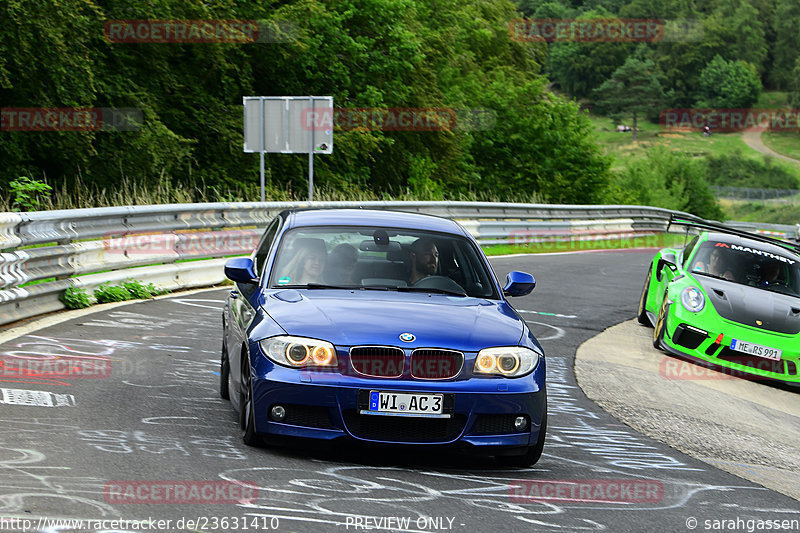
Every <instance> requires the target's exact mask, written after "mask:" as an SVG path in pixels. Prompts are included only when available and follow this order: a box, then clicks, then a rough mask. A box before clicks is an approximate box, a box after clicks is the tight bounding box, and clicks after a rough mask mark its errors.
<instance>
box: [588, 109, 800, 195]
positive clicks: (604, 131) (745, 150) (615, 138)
mask: <svg viewBox="0 0 800 533" xmlns="http://www.w3.org/2000/svg"><path fill="white" fill-rule="evenodd" d="M591 120H592V122H593V123H594V126H595V132H594V139H595V140H596V141H597V142H598V143H599V144H600V146H601V147H602V148H603V149H604V150H605V151H606V153H608V154H611V155H613V156H614V164H613V166H612V169H613V170H621V169H623V168H625V167H627V166H628V162H629V161H631V160H632V159H634V158H639V157H643V156H644V154H645V151H646V150H647V149H648V148H650V147H653V146H666V147H667V148H668V149H669V150H673V151H675V152H681V153H684V154H688V155H691V156H693V157H698V158H702V157H707V156H720V155H725V154H731V153H734V152H740V153H741V154H742V155H743V156H744V157H748V158H751V159H758V160H763V159H764V155H763V154H761V153H760V152H757V151H756V150H753V149H752V148H750V147H749V146H747V144H745V142H744V141H743V140H742V134H741V133H715V134H714V135H712V136H711V137H703V135H702V134H701V133H700V132H699V131H692V132H682V131H667V130H665V129H664V128H662V127H661V125H660V124H653V123H651V122H648V121H642V120H640V121H639V132H638V134H637V140H636V142H633V136H632V133H631V132H625V133H620V132H617V131H616V130H615V127H616V124H615V123H614V122H613V121H612V120H611V119H608V118H605V117H599V116H591ZM626 124H629V125H630V122H626ZM798 146H799V147H800V137H798ZM777 151H778V150H776V152H777ZM774 163H775V165H776V166H780V167H783V168H785V169H786V170H787V171H788V172H789V173H791V174H792V175H793V176H795V177H796V178H797V179H798V181H800V165H797V164H794V163H791V162H789V161H781V160H775V161H774Z"/></svg>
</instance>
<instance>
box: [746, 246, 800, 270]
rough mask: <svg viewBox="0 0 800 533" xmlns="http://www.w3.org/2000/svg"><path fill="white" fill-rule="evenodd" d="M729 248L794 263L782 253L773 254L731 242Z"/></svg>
mask: <svg viewBox="0 0 800 533" xmlns="http://www.w3.org/2000/svg"><path fill="white" fill-rule="evenodd" d="M731 250H736V251H737V252H748V253H751V254H754V255H760V256H762V257H769V258H770V259H775V260H776V261H781V262H783V263H787V264H789V265H793V264H795V261H793V260H791V259H789V258H788V257H783V256H782V255H777V254H773V253H772V252H766V251H764V250H759V249H757V248H748V247H747V246H740V245H738V244H731Z"/></svg>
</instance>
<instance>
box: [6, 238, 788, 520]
mask: <svg viewBox="0 0 800 533" xmlns="http://www.w3.org/2000/svg"><path fill="white" fill-rule="evenodd" d="M651 256H652V252H651V251H647V252H601V253H582V254H567V255H564V254H561V255H537V256H520V257H507V258H497V259H494V260H493V265H494V267H495V270H496V272H497V273H498V275H500V276H503V277H504V276H505V274H506V272H508V271H509V270H512V269H515V270H526V271H529V272H532V273H533V274H534V275H535V276H536V279H537V282H538V286H537V288H536V290H535V291H534V292H533V293H532V294H531V295H530V296H526V297H524V298H520V299H516V300H514V301H513V303H514V305H515V307H516V308H517V309H518V310H519V311H521V312H522V313H523V316H524V317H525V318H526V319H527V321H528V323H529V324H530V325H531V327H532V328H533V330H534V331H535V333H536V334H537V335H538V337H539V339H540V340H541V342H542V344H543V346H544V348H545V350H546V352H547V358H548V359H547V365H548V393H549V410H550V420H549V427H548V435H547V441H546V445H545V451H544V455H543V457H542V459H541V460H540V462H539V463H538V464H537V465H536V466H534V467H533V468H530V469H504V468H501V467H499V466H497V465H496V464H495V463H494V462H493V461H492V460H491V459H484V458H476V457H468V456H454V455H452V454H440V455H423V454H419V453H410V452H407V451H398V450H380V451H373V450H369V449H364V448H361V447H354V446H348V447H344V448H342V447H336V448H326V449H322V450H309V449H304V448H300V447H297V446H294V445H293V446H291V447H288V448H263V449H253V448H248V447H247V446H245V445H244V444H242V443H241V441H240V438H239V430H238V426H237V421H236V418H235V415H234V413H233V411H232V410H231V408H230V405H229V403H228V402H226V401H223V400H221V399H220V398H219V395H218V392H217V381H218V375H217V374H216V372H217V371H218V358H219V346H220V339H221V327H220V311H221V307H222V300H223V298H224V296H225V294H226V292H227V291H226V290H223V289H220V290H214V291H209V292H201V293H194V294H191V295H176V296H174V297H170V298H165V299H160V300H156V301H148V302H141V303H135V304H131V305H127V306H123V307H118V308H115V309H111V310H104V311H100V312H96V313H93V314H88V315H86V316H82V317H80V318H75V319H71V320H69V321H66V322H63V323H61V324H57V325H53V326H49V327H46V328H44V329H42V330H39V331H36V332H33V333H29V334H27V335H25V336H22V337H19V338H16V339H13V340H11V341H9V342H6V343H4V344H2V345H0V360H2V362H3V365H4V366H3V372H0V381H2V383H0V394H1V395H0V403H3V404H4V405H2V410H0V413H2V414H1V415H0V418H2V423H1V424H0V466H2V470H0V515H1V516H2V517H4V518H0V531H28V532H30V531H41V532H45V531H47V532H55V531H60V532H68V533H69V532H73V531H96V532H99V531H142V530H145V531H147V530H149V531H210V530H217V531H223V530H251V531H273V530H277V531H337V532H340V531H425V532H443V531H459V532H465V533H466V532H470V533H471V532H475V531H479V532H483V531H493V532H500V531H515V532H516V531H581V530H607V531H615V532H616V531H620V532H624V531H654V530H655V531H683V532H686V531H691V530H696V531H748V529H750V530H751V531H756V530H761V529H766V524H767V523H766V522H764V521H770V522H769V525H770V526H771V527H770V528H769V529H771V530H776V529H778V527H777V526H785V525H789V526H791V525H793V526H794V528H795V530H800V525H798V521H800V503H799V502H798V501H797V500H794V499H792V498H789V497H787V496H784V495H782V494H780V493H777V492H774V491H771V490H768V489H765V488H763V487H762V486H760V485H756V484H754V483H751V482H749V481H745V480H743V479H741V478H738V477H736V476H734V475H732V474H729V473H726V472H723V471H721V470H717V469H715V468H713V467H711V466H709V465H708V464H706V463H704V462H701V461H698V460H695V459H693V458H690V457H688V456H686V455H683V454H681V453H680V452H678V451H676V450H673V449H671V448H669V447H667V446H665V445H663V444H660V443H658V442H656V441H654V440H651V439H649V438H647V437H644V436H643V435H641V434H639V433H637V432H636V431H634V430H632V429H630V428H629V427H628V426H626V425H624V424H621V423H620V422H618V421H617V420H615V419H614V418H612V417H611V416H609V415H607V414H605V413H604V412H603V411H602V410H601V409H600V408H598V407H597V406H596V405H595V404H594V403H593V402H591V401H589V400H588V399H586V397H585V396H584V394H583V393H582V392H581V390H580V389H579V388H578V387H577V386H576V384H575V379H574V376H573V370H572V369H573V359H574V355H575V352H576V350H577V348H578V346H579V345H580V344H581V343H583V342H584V341H585V340H587V339H589V338H591V337H593V336H594V335H596V334H598V333H600V332H601V331H603V330H604V329H606V328H607V327H609V326H611V325H614V324H617V323H619V322H622V321H624V320H628V319H630V318H632V317H633V316H634V312H635V308H636V303H637V299H638V296H639V291H640V290H641V283H642V278H643V274H644V272H645V270H646V268H647V265H648V263H649V260H650V258H651ZM20 360H25V361H30V360H35V361H43V362H44V363H43V364H45V363H49V364H53V365H54V364H56V363H58V364H66V362H71V364H73V365H78V364H80V365H84V366H83V367H82V368H83V369H84V374H85V375H86V374H87V371H86V368H92V369H94V370H95V372H94V374H93V377H85V378H82V379H75V378H50V377H48V378H31V377H26V376H20V375H19V373H18V372H17V373H15V372H14V368H17V366H18V365H19V364H20V363H19V362H20ZM15 365H17V366H15ZM86 365H89V366H88V367H87V366H86ZM721 459H724V457H721ZM181 483H183V487H184V489H183V490H184V492H181V493H180V495H176V494H177V493H176V492H175V490H176V489H175V486H176V485H179V484H181ZM212 484H215V485H213V487H214V488H215V490H216V492H214V493H213V494H212V493H208V492H206V493H203V494H199V491H200V490H205V489H208V488H209V486H212ZM241 484H245V485H246V487H245V488H244V489H243V488H242V485H241ZM156 486H161V487H166V486H169V487H171V490H173V492H172V493H171V495H170V493H165V492H164V491H166V489H165V488H162V489H160V490H161V493H158V492H156V489H155V488H154V487H156ZM139 487H145V489H143V490H144V492H143V491H142V490H140V489H139ZM234 489H239V492H238V493H237V492H235V490H234ZM245 489H246V494H247V498H249V499H248V500H247V501H244V502H242V501H240V502H238V503H236V502H234V501H233V500H235V499H236V498H237V496H236V495H237V494H239V497H240V496H241V495H242V494H243V493H244V492H243V491H244V490H245ZM192 490H194V491H195V492H192ZM137 491H138V492H137ZM186 491H188V492H186ZM530 495H538V496H540V497H545V498H544V499H541V498H540V499H536V500H533V499H530V498H528V496H530ZM126 498H127V499H126ZM153 498H156V499H157V500H158V501H159V502H163V503H147V502H148V501H152V499H153ZM192 498H194V499H192ZM131 501H136V502H139V503H130V502H131ZM193 501H194V502H198V503H189V502H193ZM209 501H213V502H214V503H208V502H209ZM44 518H47V519H50V520H53V519H63V518H72V519H85V520H90V521H89V522H84V523H83V524H80V525H78V524H73V525H63V524H62V525H58V524H54V523H48V522H46V521H43V519H44ZM119 519H125V520H129V522H126V523H121V524H120V523H112V522H109V521H113V520H119ZM148 519H152V520H162V521H166V520H171V523H169V524H166V523H163V522H162V523H161V524H156V525H155V526H153V527H151V528H150V529H147V528H146V526H145V525H144V524H143V523H141V522H136V521H139V520H148ZM25 520H27V521H28V522H25ZM99 520H106V521H107V522H105V523H101V522H99ZM180 520H183V522H182V523H181V522H179V521H180ZM189 520H192V521H195V522H194V523H187V521H189ZM784 520H786V521H791V520H794V521H795V522H794V524H792V523H791V522H780V521H784ZM750 521H752V522H750ZM759 521H762V522H760V525H761V529H756V528H758V527H759ZM158 525H160V526H162V527H161V528H157V527H156V526H158ZM213 526H216V528H215V527H213ZM692 526H694V527H692Z"/></svg>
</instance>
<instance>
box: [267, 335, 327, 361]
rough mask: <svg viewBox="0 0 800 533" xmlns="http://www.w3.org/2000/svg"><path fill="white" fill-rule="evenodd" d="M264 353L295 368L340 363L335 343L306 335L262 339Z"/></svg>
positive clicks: (271, 358) (273, 359)
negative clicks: (305, 336) (307, 337)
mask: <svg viewBox="0 0 800 533" xmlns="http://www.w3.org/2000/svg"><path fill="white" fill-rule="evenodd" d="M259 344H260V345H261V349H262V350H263V351H264V354H265V355H266V356H267V357H268V358H269V359H270V360H272V361H274V362H276V363H278V364H279V365H284V366H291V367H295V368H303V367H315V366H317V367H320V366H321V367H331V366H333V367H335V366H338V365H339V361H338V359H337V358H336V349H335V348H334V347H333V344H331V343H329V342H325V341H320V340H316V339H306V338H304V337H286V336H281V337H271V338H269V339H264V340H263V341H260V342H259Z"/></svg>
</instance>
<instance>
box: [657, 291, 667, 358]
mask: <svg viewBox="0 0 800 533" xmlns="http://www.w3.org/2000/svg"><path fill="white" fill-rule="evenodd" d="M668 302H669V300H667V295H666V293H665V294H664V300H663V301H662V302H661V307H660V308H659V310H658V319H657V320H656V327H655V328H654V329H653V346H654V347H655V348H658V349H659V350H660V349H661V341H662V340H663V339H664V332H665V331H666V330H667V313H668V312H669V303H668Z"/></svg>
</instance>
